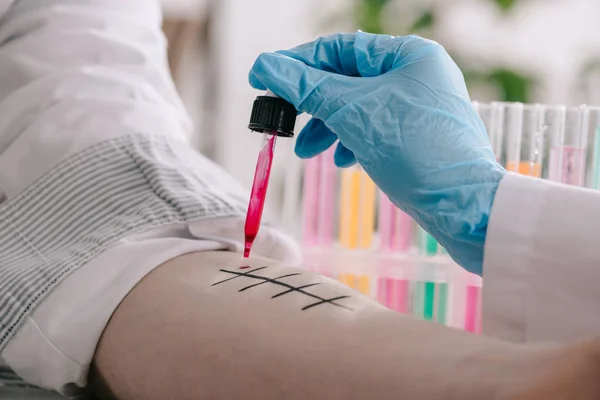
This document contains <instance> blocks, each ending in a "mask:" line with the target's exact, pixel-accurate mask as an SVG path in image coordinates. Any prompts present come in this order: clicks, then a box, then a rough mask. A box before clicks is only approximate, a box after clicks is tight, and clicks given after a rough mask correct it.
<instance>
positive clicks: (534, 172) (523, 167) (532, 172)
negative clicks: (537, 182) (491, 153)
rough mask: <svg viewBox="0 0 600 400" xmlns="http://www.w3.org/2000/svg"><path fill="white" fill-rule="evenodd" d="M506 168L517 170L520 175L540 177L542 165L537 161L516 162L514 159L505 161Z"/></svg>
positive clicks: (512, 170)
mask: <svg viewBox="0 0 600 400" xmlns="http://www.w3.org/2000/svg"><path fill="white" fill-rule="evenodd" d="M506 170H507V171H511V172H517V173H519V174H521V175H527V176H533V177H534V178H540V177H541V176H542V166H541V165H540V164H538V163H530V162H527V161H521V162H520V163H518V164H517V163H516V162H514V161H509V162H507V163H506Z"/></svg>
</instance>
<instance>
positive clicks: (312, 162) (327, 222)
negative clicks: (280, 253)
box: [302, 147, 336, 246]
mask: <svg viewBox="0 0 600 400" xmlns="http://www.w3.org/2000/svg"><path fill="white" fill-rule="evenodd" d="M334 151H335V149H334V148H333V147H332V148H331V149H329V150H327V151H326V152H324V153H323V154H321V155H319V156H317V157H314V158H311V159H309V160H307V161H306V164H305V165H306V167H305V170H304V201H303V210H302V211H303V217H302V219H303V220H302V239H303V243H304V244H305V245H308V246H315V245H318V246H330V245H331V244H332V242H333V226H334V224H333V216H334V215H335V183H336V182H335V178H336V172H335V165H334V162H333V154H334Z"/></svg>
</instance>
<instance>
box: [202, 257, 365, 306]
mask: <svg viewBox="0 0 600 400" xmlns="http://www.w3.org/2000/svg"><path fill="white" fill-rule="evenodd" d="M250 268H251V267H249V266H243V267H240V269H242V270H246V269H250ZM267 268H269V267H268V266H267V267H260V268H255V269H252V270H250V271H246V272H239V271H230V270H226V269H221V270H220V271H221V272H223V273H226V274H228V275H229V277H228V278H227V279H224V280H222V281H219V282H217V283H214V284H213V285H212V286H219V285H222V284H224V283H227V282H231V281H233V280H235V279H240V278H241V279H243V280H246V281H248V280H250V281H249V282H248V283H249V284H248V285H247V286H245V287H243V288H242V289H240V290H238V292H245V291H247V290H250V289H253V288H256V287H258V286H262V285H275V286H279V287H282V288H284V289H285V290H284V291H282V292H280V293H278V294H276V295H274V296H272V297H271V298H272V299H276V298H279V297H281V296H284V295H287V294H290V293H298V294H301V295H303V296H306V297H308V298H310V299H312V300H313V302H312V303H310V304H308V305H306V306H305V307H303V308H302V311H306V310H309V309H311V308H314V307H317V306H320V305H324V304H329V305H332V306H335V307H340V308H344V309H346V310H351V311H353V309H352V308H350V307H347V306H345V305H343V304H340V303H339V301H340V300H343V299H346V298H349V297H350V296H336V297H332V298H324V297H321V296H317V295H316V294H313V293H310V292H308V291H307V290H305V289H308V288H311V287H314V286H318V285H320V283H310V284H304V285H300V286H294V285H290V284H289V283H285V282H282V281H281V280H282V279H285V278H289V277H292V276H300V275H302V274H301V273H300V272H297V273H292V274H286V275H282V276H279V277H277V278H267V277H264V276H261V275H257V274H256V272H259V271H262V270H265V269H267ZM315 300H316V301H315Z"/></svg>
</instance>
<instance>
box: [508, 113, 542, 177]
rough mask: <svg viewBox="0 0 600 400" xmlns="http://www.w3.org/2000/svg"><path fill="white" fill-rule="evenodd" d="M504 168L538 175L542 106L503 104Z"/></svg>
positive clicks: (540, 172) (540, 169) (539, 168)
mask: <svg viewBox="0 0 600 400" xmlns="http://www.w3.org/2000/svg"><path fill="white" fill-rule="evenodd" d="M506 112H507V115H506V129H505V135H506V169H507V170H508V171H512V172H518V173H519V174H523V175H529V176H533V177H536V178H540V177H541V176H542V159H543V154H544V151H543V149H544V141H543V140H544V134H545V132H544V107H543V106H542V105H539V104H535V105H524V104H522V103H513V104H510V105H508V106H507V107H506Z"/></svg>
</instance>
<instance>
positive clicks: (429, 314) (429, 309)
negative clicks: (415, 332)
mask: <svg viewBox="0 0 600 400" xmlns="http://www.w3.org/2000/svg"><path fill="white" fill-rule="evenodd" d="M424 289H425V290H424V292H425V293H424V294H425V298H424V304H423V305H424V307H423V319H425V320H427V321H433V315H434V312H435V283H434V282H425V288H424Z"/></svg>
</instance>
